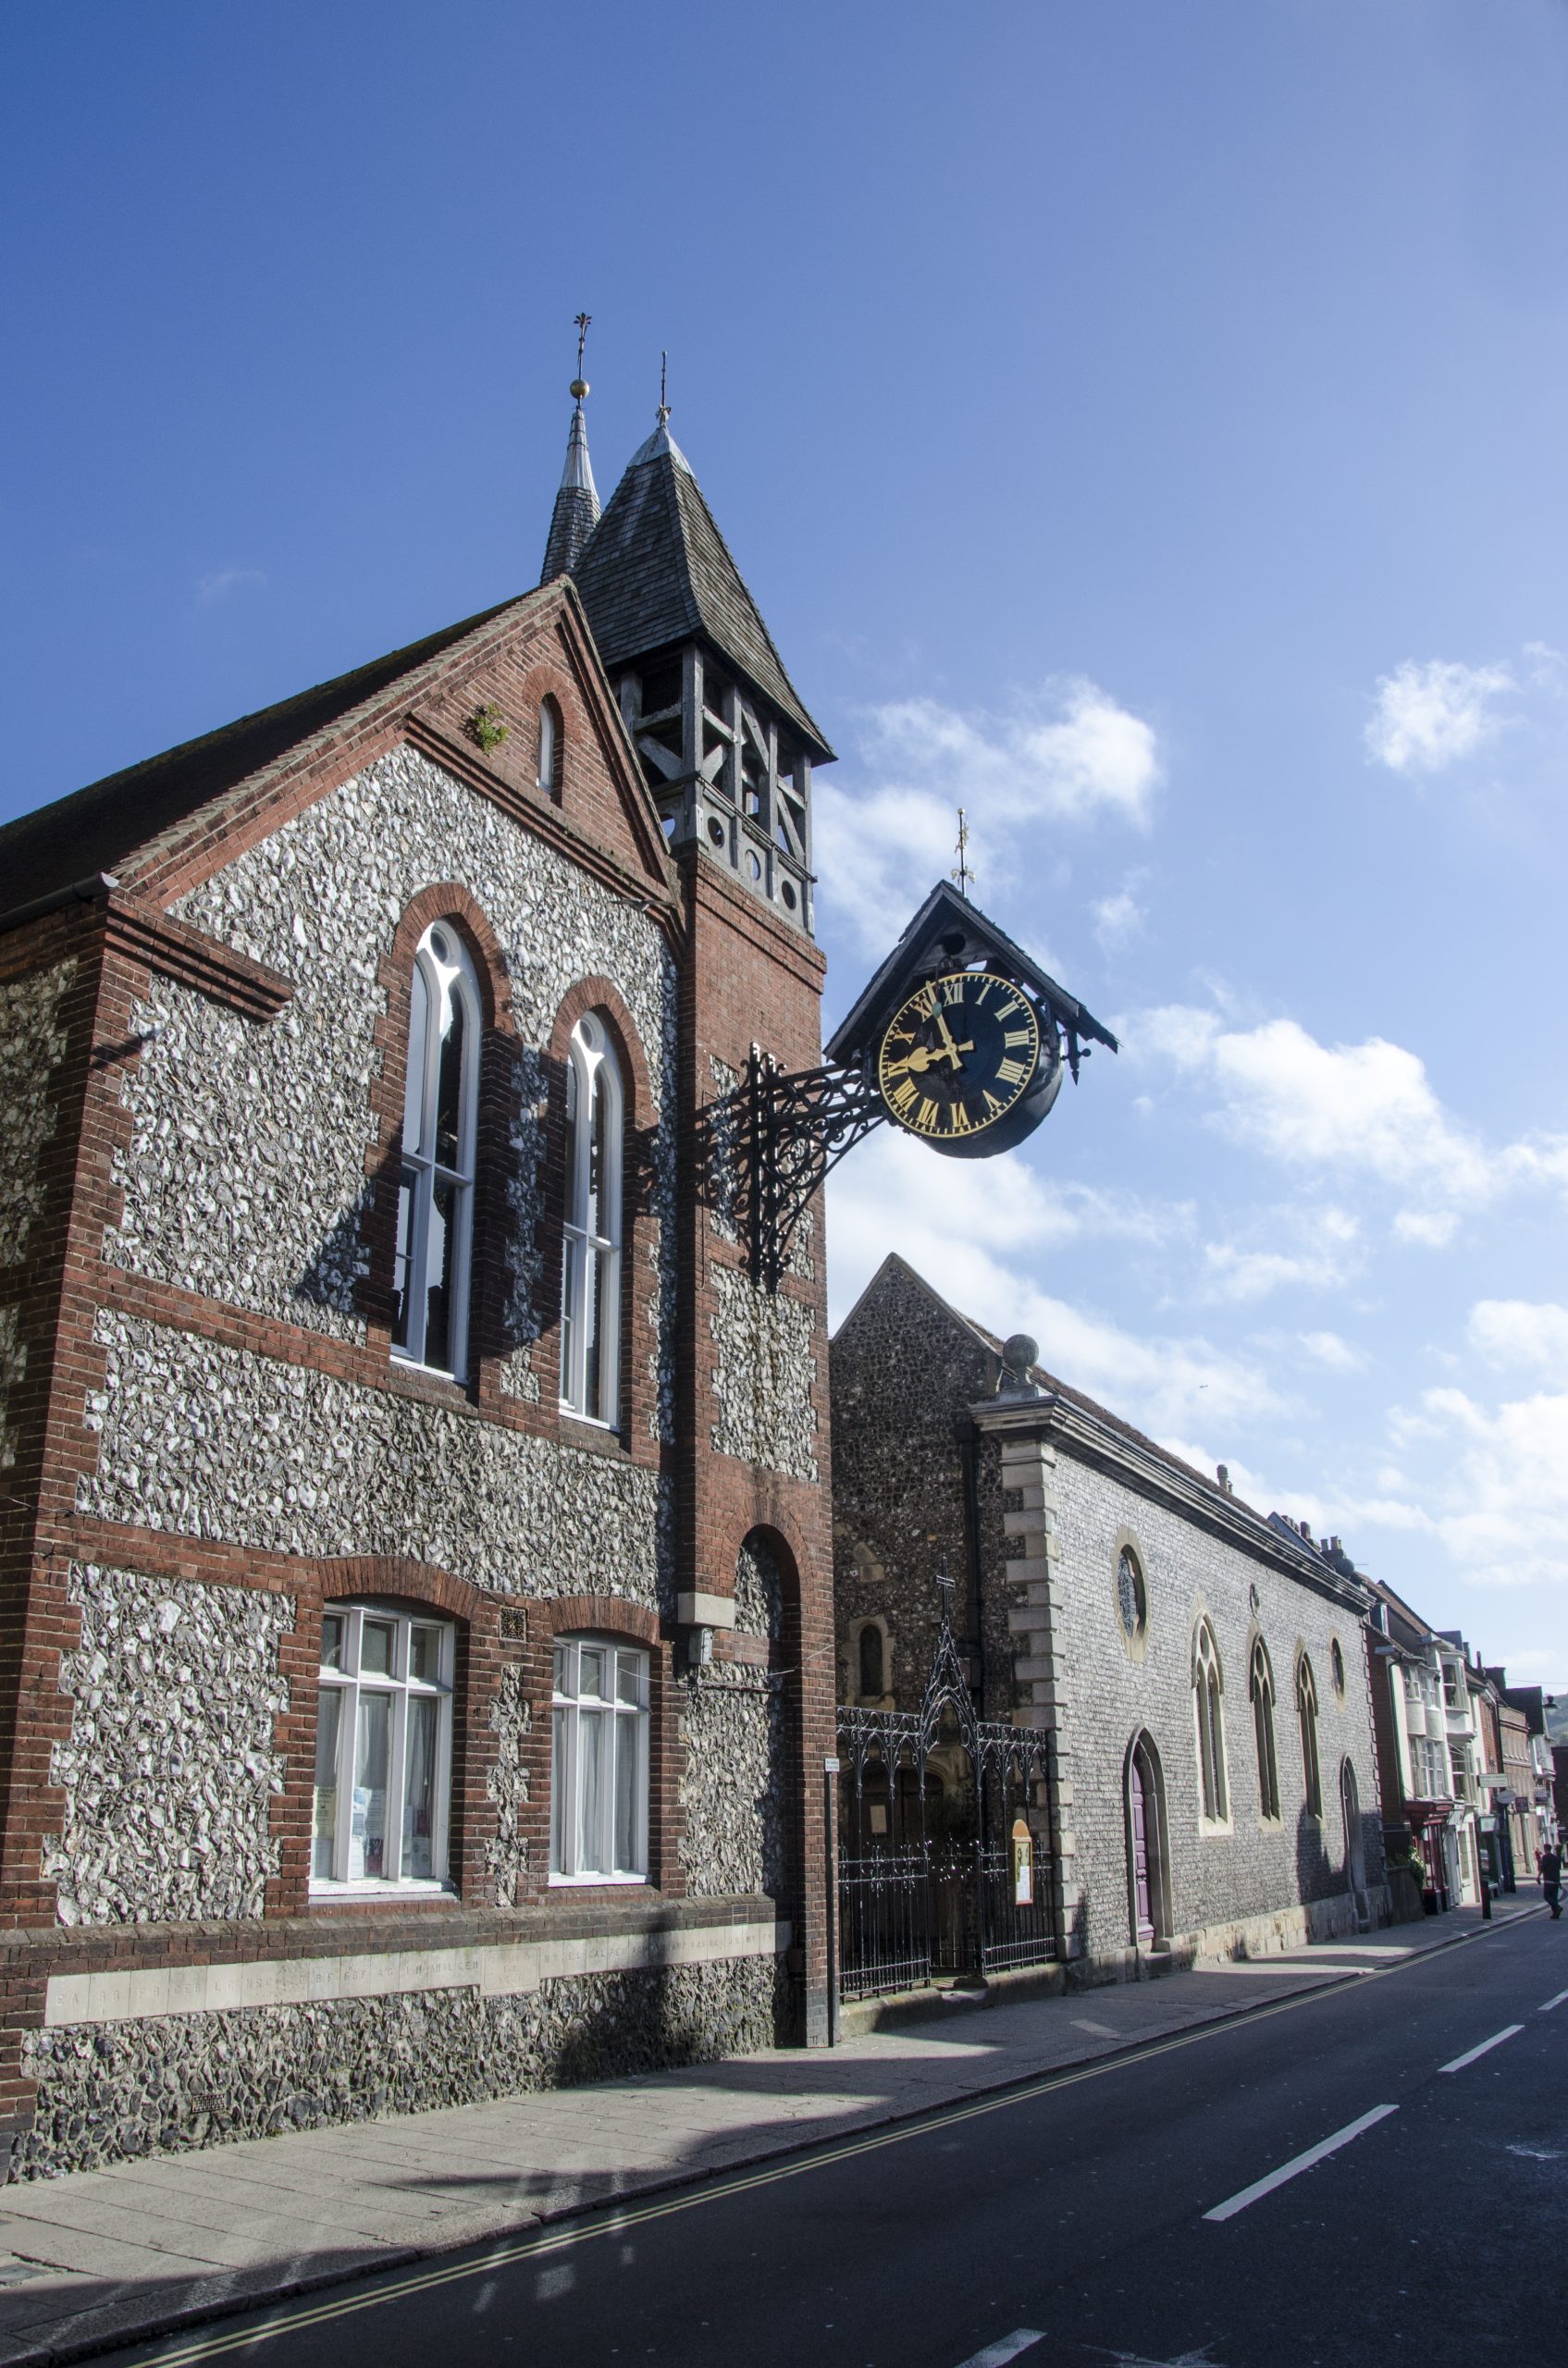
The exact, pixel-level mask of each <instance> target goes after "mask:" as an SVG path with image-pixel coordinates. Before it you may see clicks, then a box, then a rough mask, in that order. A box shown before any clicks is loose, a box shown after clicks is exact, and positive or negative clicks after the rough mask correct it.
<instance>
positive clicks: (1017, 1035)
mask: <svg viewBox="0 0 1568 2368" xmlns="http://www.w3.org/2000/svg"><path fill="white" fill-rule="evenodd" d="M1039 1066H1040V1024H1039V1021H1038V1019H1037V1018H1036V1017H1035V1012H1034V1007H1033V1005H1031V1003H1030V1001H1029V999H1028V997H1027V996H1026V995H1023V994H1021V993H1019V990H1018V988H1017V987H1015V986H1014V984H1013V983H1012V981H1011V980H1010V979H999V978H997V977H996V975H995V973H994V971H991V970H952V971H949V972H948V973H947V975H946V976H945V977H944V978H937V979H928V980H927V981H926V983H925V985H924V986H922V987H920V988H918V989H917V990H916V992H915V993H913V994H912V995H911V996H910V997H909V998H908V1000H907V1003H905V1004H904V1005H902V1006H901V1007H900V1009H899V1010H898V1011H896V1012H895V1014H894V1016H893V1018H892V1019H891V1020H890V1021H889V1022H888V1025H887V1027H886V1029H885V1030H883V1039H882V1042H881V1043H880V1045H879V1046H878V1047H877V1083H878V1086H879V1087H880V1089H881V1092H882V1097H883V1101H884V1102H885V1103H886V1104H887V1109H888V1115H889V1116H890V1117H891V1118H892V1119H893V1120H894V1122H895V1125H897V1126H900V1127H903V1128H905V1129H907V1132H908V1133H910V1134H913V1135H923V1136H924V1137H925V1138H926V1140H927V1141H929V1142H933V1143H937V1144H939V1145H942V1146H944V1147H945V1146H947V1145H950V1144H954V1143H957V1142H958V1141H963V1140H965V1139H967V1138H968V1137H969V1136H973V1135H980V1134H983V1133H984V1132H985V1130H986V1129H988V1128H991V1127H994V1126H995V1125H996V1123H997V1121H998V1120H999V1119H1001V1118H1005V1117H1006V1115H1007V1113H1008V1112H1009V1111H1010V1110H1011V1109H1013V1108H1014V1106H1015V1104H1017V1103H1018V1102H1019V1099H1020V1098H1021V1096H1022V1095H1024V1094H1025V1093H1027V1092H1028V1091H1029V1088H1030V1086H1031V1082H1032V1081H1033V1079H1034V1077H1035V1074H1036V1072H1037V1070H1038V1068H1039ZM976 1148H977V1149H978V1145H977V1146H976Z"/></svg>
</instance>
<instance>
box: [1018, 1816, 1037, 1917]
mask: <svg viewBox="0 0 1568 2368" xmlns="http://www.w3.org/2000/svg"><path fill="white" fill-rule="evenodd" d="M1033 1905H1034V1837H1033V1835H1032V1834H1031V1832H1030V1830H1029V1828H1028V1826H1027V1825H1026V1824H1025V1823H1024V1821H1023V1819H1022V1818H1021V1817H1017V1818H1015V1819H1013V1906H1015V1907H1032V1906H1033Z"/></svg>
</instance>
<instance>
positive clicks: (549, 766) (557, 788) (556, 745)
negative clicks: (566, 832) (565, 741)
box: [538, 693, 562, 801]
mask: <svg viewBox="0 0 1568 2368" xmlns="http://www.w3.org/2000/svg"><path fill="white" fill-rule="evenodd" d="M561 759H562V728H561V709H560V708H559V707H558V706H557V704H556V702H555V700H554V699H553V698H552V697H549V694H548V693H547V694H546V696H545V697H543V698H542V699H541V700H540V701H539V770H538V786H539V787H540V789H542V790H543V792H544V794H545V796H547V797H552V798H555V799H556V800H557V801H559V799H560V796H561Z"/></svg>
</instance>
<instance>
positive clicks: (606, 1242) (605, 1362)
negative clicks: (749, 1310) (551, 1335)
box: [561, 1012, 625, 1431]
mask: <svg viewBox="0 0 1568 2368" xmlns="http://www.w3.org/2000/svg"><path fill="white" fill-rule="evenodd" d="M599 1096H602V1097H603V1104H604V1174H603V1176H602V1177H601V1178H600V1179H599V1199H598V1205H597V1210H596V1209H595V1208H594V1206H593V1205H592V1194H591V1191H590V1183H591V1168H592V1152H593V1116H594V1106H595V1102H596V1098H598V1097H599ZM624 1113H625V1100H624V1095H623V1089H622V1083H621V1070H620V1065H619V1063H618V1062H617V1060H616V1058H615V1055H614V1051H613V1049H612V1048H611V1042H610V1036H609V1031H608V1030H607V1029H606V1028H605V1025H604V1022H603V1020H602V1019H600V1018H599V1016H598V1014H597V1013H595V1012H589V1013H588V1014H587V1015H586V1018H582V1019H580V1020H579V1021H578V1022H577V1025H576V1027H575V1028H574V1030H572V1042H571V1044H570V1047H569V1048H568V1052H567V1102H566V1124H567V1129H568V1141H567V1156H566V1189H567V1199H568V1205H567V1207H566V1210H565V1214H564V1222H563V1225H562V1247H561V1404H562V1411H563V1412H566V1413H569V1414H574V1415H576V1416H577V1417H578V1419H579V1420H580V1421H582V1422H586V1423H597V1424H599V1425H601V1426H602V1427H603V1428H604V1429H605V1430H608V1431H613V1430H618V1429H619V1428H620V1416H621V1222H622V1211H621V1196H622V1174H623V1137H624V1131H625V1116H624ZM596 1215H597V1218H598V1224H597V1227H596V1225H595V1223H594V1218H595V1216H596ZM596 1274H597V1276H598V1278H599V1339H598V1343H597V1356H596V1358H595V1359H594V1360H593V1361H592V1362H591V1363H590V1358H589V1353H588V1310H589V1307H590V1305H591V1304H592V1293H593V1281H594V1277H595V1276H596Z"/></svg>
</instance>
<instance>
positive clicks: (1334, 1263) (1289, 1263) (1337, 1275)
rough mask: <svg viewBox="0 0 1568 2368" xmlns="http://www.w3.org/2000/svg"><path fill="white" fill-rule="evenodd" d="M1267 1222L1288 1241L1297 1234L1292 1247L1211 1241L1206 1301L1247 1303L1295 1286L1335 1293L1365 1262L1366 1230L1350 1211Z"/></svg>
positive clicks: (1280, 1213) (1281, 1213)
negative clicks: (1264, 1246) (1283, 1247)
mask: <svg viewBox="0 0 1568 2368" xmlns="http://www.w3.org/2000/svg"><path fill="white" fill-rule="evenodd" d="M1268 1222H1269V1223H1270V1224H1271V1225H1272V1226H1273V1227H1275V1228H1276V1229H1277V1230H1278V1228H1280V1227H1283V1228H1284V1230H1285V1232H1286V1235H1287V1238H1289V1237H1290V1236H1294V1243H1293V1246H1292V1247H1291V1248H1290V1249H1278V1248H1275V1247H1270V1248H1266V1249H1255V1248H1247V1247H1245V1246H1243V1245H1242V1244H1241V1243H1239V1242H1234V1241H1221V1242H1209V1243H1208V1244H1206V1245H1205V1247H1204V1284H1203V1295H1204V1297H1206V1298H1209V1299H1216V1300H1229V1301H1236V1302H1242V1301H1249V1300H1259V1299H1266V1297H1267V1296H1268V1294H1269V1293H1270V1292H1271V1291H1276V1290H1280V1289H1287V1288H1290V1287H1291V1286H1296V1287H1300V1288H1303V1289H1310V1290H1333V1289H1338V1288H1339V1287H1340V1285H1341V1284H1343V1283H1344V1282H1345V1281H1346V1280H1347V1278H1348V1277H1350V1276H1351V1275H1352V1274H1353V1273H1354V1272H1355V1271H1356V1270H1357V1269H1358V1267H1359V1266H1360V1264H1361V1227H1360V1226H1359V1224H1358V1223H1357V1222H1356V1219H1355V1218H1354V1217H1353V1216H1352V1215H1350V1213H1349V1212H1348V1210H1345V1209H1337V1208H1332V1207H1328V1208H1315V1207H1307V1208H1297V1209H1285V1210H1275V1211H1272V1212H1270V1213H1269V1218H1268Z"/></svg>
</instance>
